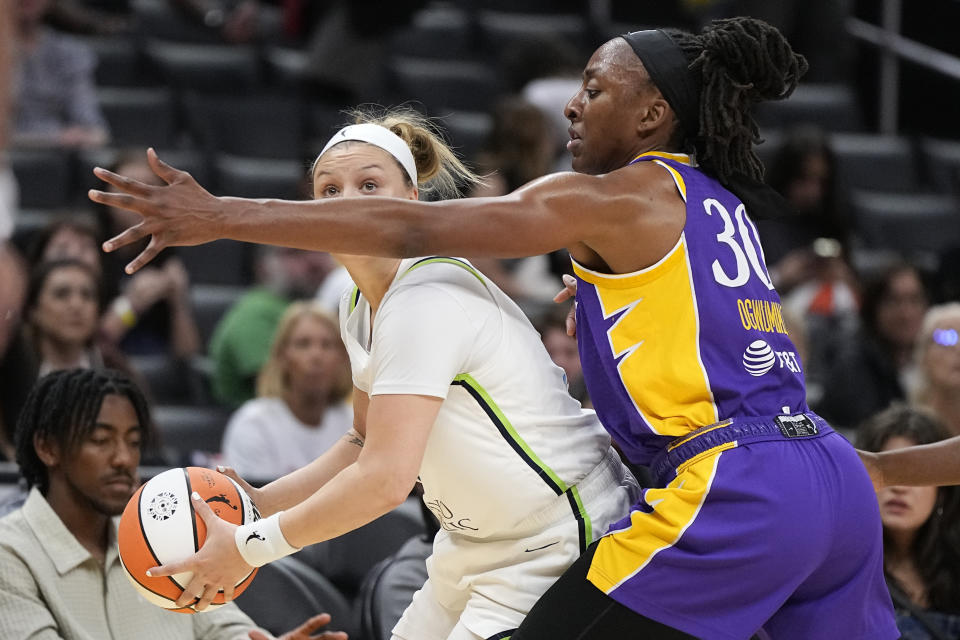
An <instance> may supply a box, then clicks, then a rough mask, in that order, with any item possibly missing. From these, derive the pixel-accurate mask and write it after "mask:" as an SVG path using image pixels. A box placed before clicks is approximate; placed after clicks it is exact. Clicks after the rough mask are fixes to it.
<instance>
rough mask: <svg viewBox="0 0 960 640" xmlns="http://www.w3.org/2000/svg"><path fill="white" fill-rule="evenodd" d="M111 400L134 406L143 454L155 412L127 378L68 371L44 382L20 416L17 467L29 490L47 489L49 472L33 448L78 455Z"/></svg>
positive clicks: (109, 373)
mask: <svg viewBox="0 0 960 640" xmlns="http://www.w3.org/2000/svg"><path fill="white" fill-rule="evenodd" d="M108 395H118V396H124V397H126V398H127V399H129V400H130V404H132V405H133V408H134V411H136V413H137V420H138V421H139V423H140V430H141V445H140V448H141V451H142V450H144V449H145V448H146V446H147V443H148V442H149V441H150V440H151V438H152V431H153V430H152V425H151V421H150V410H149V408H148V405H147V400H146V398H145V397H144V394H143V392H142V391H141V390H140V388H139V387H137V385H136V384H134V382H133V380H131V379H130V378H129V377H128V376H127V375H126V374H124V373H122V372H120V371H115V370H112V369H106V370H101V371H97V370H94V369H66V370H63V371H55V372H53V373H51V374H49V375H46V376H44V377H43V378H41V379H40V380H39V381H38V382H37V384H36V385H34V387H33V389H32V390H31V391H30V395H29V396H28V397H27V401H26V403H25V404H24V406H23V409H22V410H21V411H20V418H19V420H18V421H17V429H16V435H15V448H16V457H17V464H18V465H19V467H20V473H21V474H22V475H23V477H24V479H25V480H26V481H27V485H28V486H30V487H33V486H36V487H37V488H39V489H40V491H41V492H42V493H45V492H46V491H47V488H48V480H49V478H48V475H47V467H46V465H45V464H43V462H42V461H41V460H40V457H39V456H38V455H37V452H36V449H35V448H34V441H35V440H36V439H38V438H39V439H48V440H50V441H52V442H56V443H57V445H59V447H60V448H61V450H63V451H66V452H69V451H73V450H74V449H75V448H76V447H77V446H78V445H79V444H80V443H81V442H82V441H83V439H84V438H86V437H87V436H88V435H89V434H90V432H91V431H93V428H94V425H95V423H96V419H97V415H98V414H99V413H100V406H101V405H102V404H103V399H104V397H105V396H108Z"/></svg>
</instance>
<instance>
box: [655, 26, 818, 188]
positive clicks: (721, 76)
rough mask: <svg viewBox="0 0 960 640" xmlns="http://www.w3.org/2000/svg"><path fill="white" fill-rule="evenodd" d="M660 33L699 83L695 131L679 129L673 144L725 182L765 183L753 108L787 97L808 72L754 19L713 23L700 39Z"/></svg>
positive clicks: (783, 40)
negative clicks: (691, 153)
mask: <svg viewBox="0 0 960 640" xmlns="http://www.w3.org/2000/svg"><path fill="white" fill-rule="evenodd" d="M664 32H665V33H666V34H667V35H669V36H670V38H672V39H673V41H674V42H676V43H677V45H679V47H680V48H681V50H683V53H684V55H686V57H687V60H689V62H690V68H691V69H692V70H693V71H694V72H695V73H698V74H699V77H700V78H701V93H700V122H699V131H698V132H694V131H683V130H682V129H683V127H682V126H678V131H677V134H676V135H675V136H674V142H675V143H677V144H678V145H679V146H680V147H681V148H691V147H692V148H693V150H694V151H695V152H696V155H697V162H698V163H699V164H700V165H701V166H702V167H703V168H704V169H706V170H708V171H709V172H711V173H713V174H714V175H716V176H717V177H718V178H719V179H720V180H721V181H722V182H726V181H727V180H728V179H729V178H730V177H731V176H733V175H735V174H743V175H745V176H747V177H749V178H754V179H756V180H761V179H762V178H763V164H762V163H761V162H760V159H759V158H758V157H757V154H756V152H755V151H754V149H753V145H754V144H757V143H759V142H760V141H761V139H760V132H759V128H758V127H757V122H756V120H754V118H753V107H754V105H756V104H757V103H759V102H761V101H763V100H780V99H783V98H786V97H788V96H789V95H790V94H791V93H793V90H794V89H795V88H796V86H797V82H798V81H799V80H800V76H802V75H803V74H804V73H806V71H807V61H806V59H805V58H804V57H803V56H802V55H800V54H798V53H795V52H794V51H793V49H792V48H790V44H789V43H788V42H787V40H786V38H784V37H783V34H782V33H780V31H778V30H777V29H776V28H775V27H773V26H771V25H769V24H767V23H766V22H764V21H762V20H757V19H755V18H746V17H740V18H728V19H725V20H714V21H713V22H711V23H710V24H709V25H707V26H706V27H704V29H703V30H702V31H701V32H700V33H699V34H692V33H688V32H685V31H679V30H676V29H665V30H664Z"/></svg>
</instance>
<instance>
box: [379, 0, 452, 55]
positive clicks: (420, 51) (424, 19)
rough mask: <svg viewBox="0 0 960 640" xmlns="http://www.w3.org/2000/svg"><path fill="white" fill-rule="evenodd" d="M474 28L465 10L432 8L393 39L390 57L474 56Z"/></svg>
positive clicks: (422, 12) (416, 18)
mask: <svg viewBox="0 0 960 640" xmlns="http://www.w3.org/2000/svg"><path fill="white" fill-rule="evenodd" d="M470 27H471V25H470V20H469V16H468V15H467V13H466V12H465V11H464V10H463V9H458V8H456V7H452V6H443V5H440V6H429V7H427V8H425V9H423V10H422V11H418V12H417V13H416V14H415V15H414V16H413V20H412V21H411V22H410V24H409V25H408V26H405V27H402V28H400V29H398V30H397V31H396V32H395V33H394V34H393V35H392V36H391V38H390V44H389V47H388V48H389V51H390V54H389V57H393V56H412V57H422V58H438V59H446V60H456V59H463V58H465V57H467V56H468V54H469V53H470V48H471V28H470Z"/></svg>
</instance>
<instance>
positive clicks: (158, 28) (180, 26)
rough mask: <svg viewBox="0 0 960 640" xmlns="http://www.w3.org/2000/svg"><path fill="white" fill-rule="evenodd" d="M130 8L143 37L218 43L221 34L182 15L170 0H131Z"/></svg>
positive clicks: (139, 32) (138, 33)
mask: <svg viewBox="0 0 960 640" xmlns="http://www.w3.org/2000/svg"><path fill="white" fill-rule="evenodd" d="M130 9H131V11H132V13H133V15H134V18H135V20H136V25H137V35H138V36H139V37H141V38H163V39H165V40H174V41H178V42H193V43H210V44H213V43H218V42H221V39H220V34H219V33H217V31H215V30H213V29H207V28H205V27H203V26H201V25H198V24H196V23H194V22H191V21H190V20H187V19H185V18H184V16H182V15H181V14H180V13H179V12H178V10H177V9H176V8H174V6H173V3H172V2H170V1H169V0H131V1H130Z"/></svg>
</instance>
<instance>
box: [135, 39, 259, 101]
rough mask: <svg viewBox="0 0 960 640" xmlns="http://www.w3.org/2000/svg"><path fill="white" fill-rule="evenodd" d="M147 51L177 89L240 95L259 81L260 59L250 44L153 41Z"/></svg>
mask: <svg viewBox="0 0 960 640" xmlns="http://www.w3.org/2000/svg"><path fill="white" fill-rule="evenodd" d="M146 54H147V57H148V58H149V59H150V60H151V61H152V62H153V63H154V64H155V65H156V66H157V67H158V68H159V69H160V72H161V74H162V75H163V78H164V79H165V80H166V81H167V82H168V83H169V84H171V85H173V87H174V88H176V89H178V90H182V91H185V90H196V91H204V92H208V93H214V92H218V93H223V94H228V95H237V96H242V95H245V94H247V93H248V92H251V91H253V90H254V89H256V88H258V86H259V83H260V67H259V59H258V57H257V52H256V49H254V48H253V47H252V46H249V47H248V46H239V45H230V46H228V45H214V44H185V43H182V42H169V41H162V40H152V41H150V42H148V43H147V44H146Z"/></svg>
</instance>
